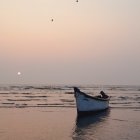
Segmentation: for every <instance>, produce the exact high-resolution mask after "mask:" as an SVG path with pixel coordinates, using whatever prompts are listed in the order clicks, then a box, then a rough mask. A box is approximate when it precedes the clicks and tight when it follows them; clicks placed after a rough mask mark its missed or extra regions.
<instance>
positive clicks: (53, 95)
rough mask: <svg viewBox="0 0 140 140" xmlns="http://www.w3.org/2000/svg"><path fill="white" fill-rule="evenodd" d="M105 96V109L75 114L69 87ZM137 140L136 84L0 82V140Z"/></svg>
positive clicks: (139, 100)
mask: <svg viewBox="0 0 140 140" xmlns="http://www.w3.org/2000/svg"><path fill="white" fill-rule="evenodd" d="M74 86H77V87H78V88H80V90H81V91H83V92H85V93H87V94H89V95H91V96H94V95H99V92H100V91H101V90H103V91H104V92H105V93H106V94H107V95H109V96H110V97H111V98H110V103H109V106H110V107H109V109H108V110H107V111H103V112H100V113H97V114H94V115H90V116H85V117H82V118H79V117H77V112H76V103H75V98H74V94H73V87H74ZM17 139H20V140H56V139H60V140H139V139H140V86H138V85H102V86H101V85H0V140H17Z"/></svg>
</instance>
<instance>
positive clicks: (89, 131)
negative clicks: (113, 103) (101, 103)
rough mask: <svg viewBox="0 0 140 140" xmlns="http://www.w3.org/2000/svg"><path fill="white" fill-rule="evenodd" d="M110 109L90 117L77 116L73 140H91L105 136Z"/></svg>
mask: <svg viewBox="0 0 140 140" xmlns="http://www.w3.org/2000/svg"><path fill="white" fill-rule="evenodd" d="M109 114H110V109H107V110H104V111H102V112H98V113H96V114H92V115H88V116H82V117H81V116H80V117H79V116H77V118H76V125H75V129H74V132H73V140H91V139H94V138H95V139H96V138H97V137H98V136H99V135H101V133H102V134H104V129H105V127H106V125H107V120H108V117H109Z"/></svg>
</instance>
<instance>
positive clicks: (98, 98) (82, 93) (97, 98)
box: [75, 91, 110, 101]
mask: <svg viewBox="0 0 140 140" xmlns="http://www.w3.org/2000/svg"><path fill="white" fill-rule="evenodd" d="M77 93H79V94H81V95H84V96H85V97H86V98H90V99H94V100H98V101H109V100H110V97H108V98H100V97H98V96H90V95H87V94H85V93H84V92H81V91H80V92H75V94H77ZM76 98H77V97H76Z"/></svg>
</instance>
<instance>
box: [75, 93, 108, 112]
mask: <svg viewBox="0 0 140 140" xmlns="http://www.w3.org/2000/svg"><path fill="white" fill-rule="evenodd" d="M75 98H76V107H77V112H78V114H80V113H86V112H97V111H101V110H105V109H107V108H108V107H109V98H108V99H103V98H97V97H92V96H89V95H86V94H85V93H82V92H75Z"/></svg>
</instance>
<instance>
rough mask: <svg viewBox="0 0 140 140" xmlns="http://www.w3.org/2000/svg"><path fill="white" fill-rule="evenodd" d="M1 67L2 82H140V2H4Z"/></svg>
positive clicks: (1, 9)
mask: <svg viewBox="0 0 140 140" xmlns="http://www.w3.org/2000/svg"><path fill="white" fill-rule="evenodd" d="M52 19H53V21H52ZM0 68H1V69H0V84H73V85H74V84H101V85H102V84H110V85H112V84H117V85H121V84H123V85H130V84H131V85H132V84H133V85H140V1H139V0H79V2H76V0H0Z"/></svg>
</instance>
